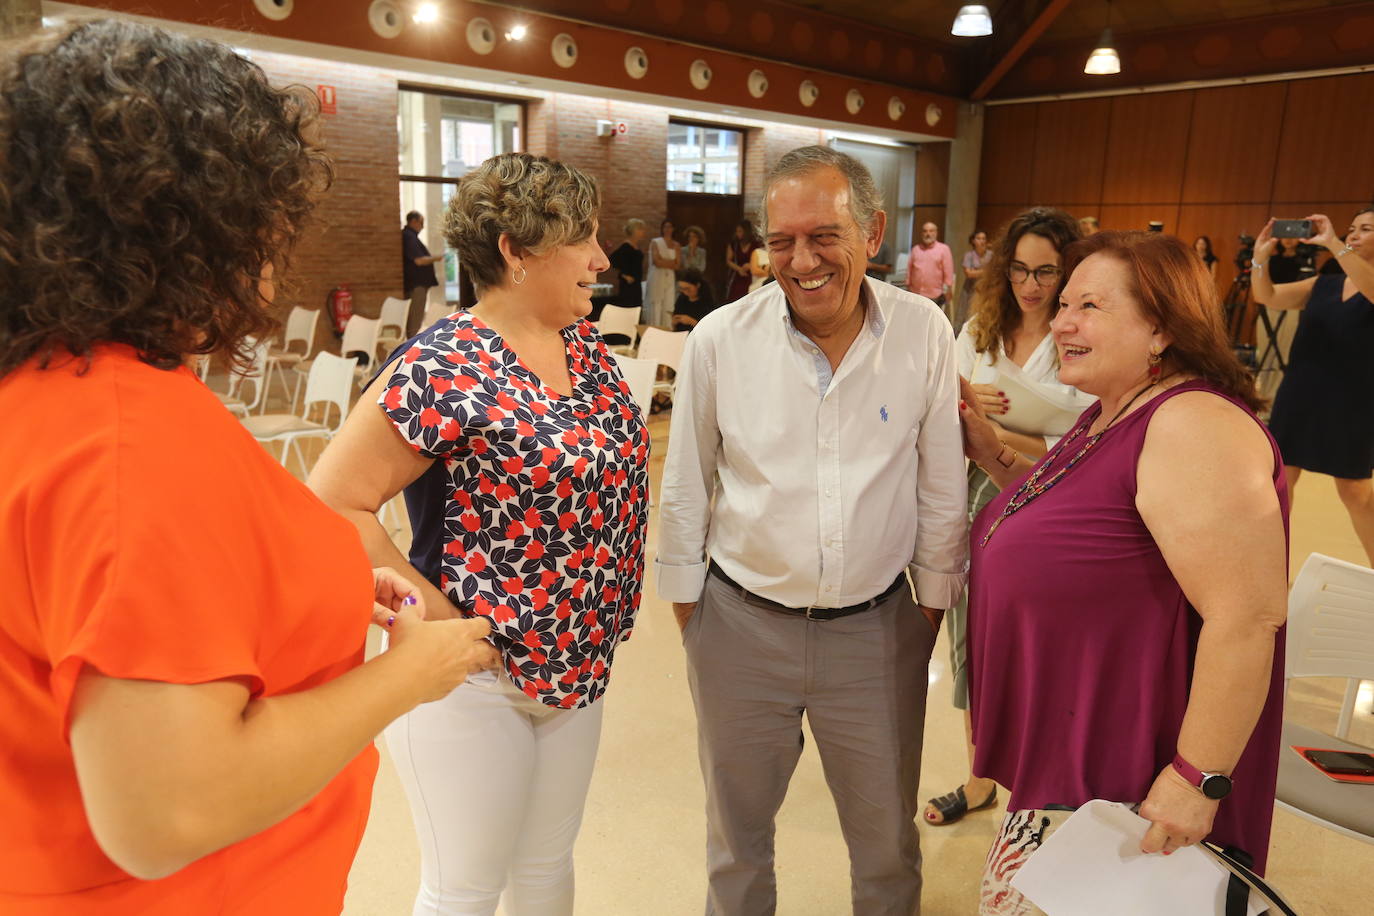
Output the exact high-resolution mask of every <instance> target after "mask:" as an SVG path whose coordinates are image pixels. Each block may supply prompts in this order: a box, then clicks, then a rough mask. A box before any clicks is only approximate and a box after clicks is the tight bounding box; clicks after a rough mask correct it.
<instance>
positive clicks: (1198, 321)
mask: <svg viewBox="0 0 1374 916" xmlns="http://www.w3.org/2000/svg"><path fill="white" fill-rule="evenodd" d="M1094 254H1104V255H1107V256H1108V257H1111V258H1114V259H1115V260H1117V261H1118V262H1120V263H1121V264H1124V265H1125V266H1126V268H1127V270H1128V271H1129V272H1130V276H1131V290H1130V291H1131V295H1132V296H1133V297H1134V298H1135V300H1136V302H1138V303H1139V304H1140V311H1141V314H1142V315H1144V316H1145V320H1146V321H1148V322H1150V324H1151V325H1153V326H1154V327H1156V328H1158V329H1159V330H1161V331H1163V332H1164V333H1165V334H1167V335H1169V338H1170V340H1171V341H1173V342H1172V343H1170V344H1169V347H1168V349H1167V350H1165V351H1164V353H1163V364H1164V369H1165V371H1166V372H1170V371H1172V372H1189V373H1192V374H1193V375H1196V376H1198V377H1199V378H1201V379H1204V380H1206V381H1208V382H1211V383H1212V384H1213V385H1215V386H1216V387H1217V388H1219V389H1220V390H1221V391H1222V392H1224V393H1225V394H1229V395H1230V396H1232V397H1234V398H1236V399H1237V400H1240V401H1243V402H1245V403H1246V404H1247V405H1249V407H1250V409H1251V410H1259V409H1260V408H1261V407H1263V406H1264V405H1265V400H1264V399H1263V398H1262V397H1260V395H1259V392H1258V391H1257V390H1256V388H1255V379H1254V377H1253V376H1252V375H1251V374H1250V371H1249V370H1248V369H1246V368H1245V366H1243V365H1241V362H1240V360H1239V359H1237V358H1236V352H1235V350H1234V349H1233V348H1232V346H1231V342H1230V339H1229V338H1228V336H1227V332H1226V323H1225V321H1224V319H1223V317H1222V309H1221V300H1220V298H1219V297H1218V296H1217V288H1216V284H1215V283H1213V282H1212V277H1211V275H1210V274H1209V273H1208V271H1207V268H1206V266H1205V265H1204V264H1203V263H1202V260H1201V259H1200V258H1198V256H1197V255H1196V254H1195V253H1194V251H1193V249H1192V247H1191V246H1189V245H1188V244H1187V243H1185V242H1184V241H1183V240H1181V239H1178V238H1176V237H1174V236H1172V235H1164V234H1162V233H1159V232H1098V233H1096V234H1095V235H1091V236H1089V237H1087V238H1085V239H1083V240H1081V241H1078V242H1074V243H1073V244H1071V245H1069V246H1068V247H1067V248H1066V249H1065V250H1064V276H1065V280H1066V282H1067V278H1068V277H1069V275H1071V274H1072V273H1073V272H1074V270H1075V269H1076V268H1077V267H1078V265H1079V264H1082V263H1083V261H1084V260H1085V259H1086V258H1088V257H1089V256H1090V255H1094Z"/></svg>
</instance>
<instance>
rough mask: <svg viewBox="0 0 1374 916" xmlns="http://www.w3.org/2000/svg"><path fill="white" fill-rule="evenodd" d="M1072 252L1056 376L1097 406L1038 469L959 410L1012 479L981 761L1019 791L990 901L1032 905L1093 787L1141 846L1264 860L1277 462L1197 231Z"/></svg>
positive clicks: (981, 576) (974, 449)
mask: <svg viewBox="0 0 1374 916" xmlns="http://www.w3.org/2000/svg"><path fill="white" fill-rule="evenodd" d="M1065 261H1066V265H1065V266H1066V269H1067V270H1068V272H1069V279H1068V282H1067V284H1066V286H1065V288H1064V291H1063V293H1062V295H1061V297H1060V309H1059V312H1058V314H1057V315H1056V316H1055V319H1054V321H1053V323H1052V325H1051V332H1052V333H1053V334H1054V338H1055V343H1056V346H1057V347H1058V350H1059V358H1060V370H1059V378H1060V381H1062V382H1063V383H1064V384H1067V385H1073V386H1075V387H1076V388H1078V389H1079V390H1081V391H1084V392H1087V393H1089V394H1092V395H1095V396H1096V397H1098V398H1099V401H1098V403H1097V404H1094V405H1093V406H1092V407H1090V408H1088V410H1087V411H1086V412H1085V413H1084V414H1083V416H1082V417H1081V418H1080V419H1079V421H1078V424H1077V425H1076V426H1075V427H1074V429H1073V430H1071V431H1070V432H1069V434H1068V435H1066V436H1065V437H1064V438H1063V439H1062V440H1061V441H1060V442H1059V444H1058V445H1057V446H1056V447H1055V448H1053V449H1051V450H1050V452H1049V453H1048V454H1047V455H1046V456H1045V457H1044V458H1042V459H1040V460H1039V461H1038V462H1035V463H1032V462H1031V461H1030V460H1028V459H1026V458H1024V457H1022V456H1021V455H1019V454H1018V453H1016V452H1015V451H1014V450H1012V449H1010V448H1006V447H1003V446H1002V445H1001V443H1000V442H999V441H998V440H997V438H996V435H995V434H994V432H993V430H992V427H991V426H990V425H989V424H988V423H987V422H986V421H985V418H984V417H983V414H982V410H981V408H980V407H979V405H978V401H977V398H976V397H975V396H974V395H973V393H972V391H971V390H969V391H966V392H965V395H964V398H965V404H964V405H961V407H960V413H961V416H962V418H963V420H964V423H965V427H966V436H967V441H968V452H969V457H970V458H972V459H973V460H974V461H976V462H977V463H978V464H979V465H980V466H982V467H983V468H984V469H985V470H986V471H987V472H988V474H989V475H990V476H991V477H992V479H993V481H994V482H995V483H996V484H997V485H998V486H1000V487H1002V491H1001V493H1000V494H999V495H998V496H997V497H996V498H995V499H994V500H993V501H992V502H991V503H990V504H989V505H988V506H987V508H986V509H985V510H984V511H983V512H982V514H981V515H979V517H978V519H977V520H976V521H975V522H974V525H973V531H972V533H971V535H970V537H971V539H972V557H971V571H970V602H969V636H968V641H969V674H970V698H971V703H972V712H973V735H974V743H975V744H976V746H977V757H976V759H975V761H974V767H973V769H974V772H975V773H976V774H978V775H980V776H988V777H991V778H993V779H995V780H997V781H998V782H999V783H1002V784H1003V785H1005V786H1008V787H1010V789H1011V790H1012V793H1011V799H1010V802H1009V804H1008V806H1007V807H1008V813H1007V817H1006V820H1005V822H1004V824H1003V828H1002V831H1001V833H1000V834H999V836H998V838H997V840H996V841H995V843H994V846H993V849H992V851H991V853H990V854H989V856H988V863H987V868H986V870H985V872H984V877H983V888H982V909H981V911H980V912H981V913H983V914H1004V913H1017V914H1023V913H1036V912H1038V910H1036V909H1035V908H1034V906H1033V905H1032V904H1030V903H1029V902H1028V901H1026V900H1024V898H1022V897H1021V896H1020V894H1018V893H1017V892H1016V891H1015V890H1013V889H1012V888H1011V887H1010V884H1009V881H1010V879H1011V877H1012V875H1013V874H1014V873H1015V870H1016V868H1017V867H1019V866H1020V865H1021V864H1022V863H1023V862H1024V861H1025V860H1026V858H1027V857H1028V855H1029V854H1030V853H1033V852H1034V851H1035V849H1036V848H1038V847H1039V845H1040V843H1041V842H1042V841H1043V839H1044V838H1045V836H1046V835H1047V834H1048V833H1049V832H1050V831H1052V830H1053V829H1054V828H1055V827H1056V826H1057V825H1058V824H1059V823H1061V822H1062V821H1063V820H1064V819H1065V818H1066V817H1067V814H1066V813H1065V812H1068V811H1071V810H1072V809H1074V808H1076V807H1077V806H1079V805H1082V804H1083V803H1085V802H1087V801H1089V800H1090V799H1095V798H1101V799H1108V800H1112V801H1120V802H1126V803H1130V804H1139V806H1140V807H1139V811H1140V814H1141V815H1142V817H1144V818H1145V819H1146V820H1148V821H1149V822H1150V826H1149V827H1148V829H1146V828H1144V827H1142V829H1141V850H1142V852H1146V853H1154V852H1161V851H1162V852H1163V853H1164V854H1165V855H1168V854H1169V853H1171V852H1172V851H1174V850H1175V849H1177V848H1179V847H1181V846H1187V845H1191V844H1193V843H1197V842H1198V841H1200V840H1202V839H1204V838H1207V839H1210V840H1211V841H1213V842H1217V843H1220V844H1222V845H1224V846H1236V847H1239V848H1241V849H1244V850H1245V851H1246V852H1248V853H1249V854H1250V855H1252V856H1253V857H1254V859H1255V865H1256V870H1258V871H1262V870H1263V868H1264V863H1265V858H1266V855H1267V851H1268V844H1269V827H1270V820H1271V817H1272V812H1273V803H1274V784H1275V779H1276V775H1277V770H1278V759H1279V733H1280V726H1281V717H1282V690H1283V625H1284V617H1285V611H1286V596H1285V592H1286V584H1287V583H1286V580H1287V576H1286V568H1287V556H1288V549H1287V527H1288V525H1287V516H1288V489H1287V484H1286V481H1285V478H1284V474H1283V461H1282V458H1281V457H1280V455H1279V451H1278V447H1277V446H1276V445H1275V444H1274V440H1273V439H1272V437H1270V436H1269V434H1268V432H1267V431H1266V430H1265V428H1264V426H1263V425H1261V424H1260V422H1259V420H1258V419H1256V417H1255V414H1254V410H1255V408H1256V407H1258V406H1259V405H1260V399H1259V397H1258V396H1257V395H1256V393H1255V388H1254V383H1253V381H1252V380H1251V378H1250V376H1249V375H1248V374H1247V373H1246V371H1245V370H1244V368H1243V367H1242V366H1241V365H1240V363H1239V362H1238V361H1237V360H1236V359H1235V356H1234V355H1233V353H1232V351H1231V348H1230V346H1229V345H1228V343H1227V339H1226V334H1225V330H1224V328H1223V326H1222V323H1221V310H1220V309H1219V308H1218V306H1217V302H1216V292H1215V287H1214V286H1213V284H1212V282H1211V278H1210V277H1209V276H1208V275H1207V272H1206V269H1205V268H1204V267H1203V266H1202V264H1201V262H1200V261H1199V260H1198V259H1197V257H1196V256H1195V255H1194V254H1193V252H1192V251H1191V250H1190V249H1189V247H1188V246H1187V245H1186V244H1185V243H1183V242H1181V241H1179V240H1178V239H1176V238H1173V237H1170V236H1163V235H1158V234H1153V235H1152V234H1149V233H1143V232H1133V233H1118V232H1104V233H1099V234H1097V235H1094V236H1093V237H1091V238H1089V239H1085V240H1083V241H1081V242H1077V243H1075V244H1073V245H1071V246H1069V248H1068V249H1067V251H1066V259H1065ZM965 385H967V383H965Z"/></svg>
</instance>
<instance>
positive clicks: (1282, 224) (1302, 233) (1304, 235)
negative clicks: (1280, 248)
mask: <svg viewBox="0 0 1374 916" xmlns="http://www.w3.org/2000/svg"><path fill="white" fill-rule="evenodd" d="M1269 234H1270V235H1272V236H1273V237H1274V238H1276V239H1310V238H1311V237H1312V221H1311V220H1310V219H1276V220H1274V228H1273V229H1271V230H1269Z"/></svg>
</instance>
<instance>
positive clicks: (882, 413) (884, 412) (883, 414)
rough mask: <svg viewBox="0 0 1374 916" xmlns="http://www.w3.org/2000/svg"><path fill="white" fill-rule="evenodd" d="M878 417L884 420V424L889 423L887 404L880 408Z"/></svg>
mask: <svg viewBox="0 0 1374 916" xmlns="http://www.w3.org/2000/svg"><path fill="white" fill-rule="evenodd" d="M878 416H880V417H882V418H883V422H884V423H886V422H887V405H886V404H884V405H883V406H882V407H879V408H878Z"/></svg>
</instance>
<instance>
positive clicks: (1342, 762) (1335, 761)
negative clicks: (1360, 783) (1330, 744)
mask: <svg viewBox="0 0 1374 916" xmlns="http://www.w3.org/2000/svg"><path fill="white" fill-rule="evenodd" d="M1303 756H1304V757H1306V758H1307V759H1308V760H1310V761H1312V762H1313V763H1315V764H1316V765H1317V766H1318V767H1319V768H1320V769H1323V770H1325V771H1326V772H1328V773H1339V774H1340V775H1342V776H1374V755H1370V754H1360V753H1357V752H1355V751H1316V750H1308V751H1304V752H1303Z"/></svg>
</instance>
